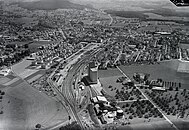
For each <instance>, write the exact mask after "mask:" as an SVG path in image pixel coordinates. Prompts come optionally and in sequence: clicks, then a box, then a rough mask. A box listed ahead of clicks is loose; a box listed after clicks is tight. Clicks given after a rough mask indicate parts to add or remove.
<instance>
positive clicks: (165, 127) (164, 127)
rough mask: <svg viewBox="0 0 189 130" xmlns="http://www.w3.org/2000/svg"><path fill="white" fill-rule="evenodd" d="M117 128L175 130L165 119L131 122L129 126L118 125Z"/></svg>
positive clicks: (119, 129) (125, 129) (126, 129)
mask: <svg viewBox="0 0 189 130" xmlns="http://www.w3.org/2000/svg"><path fill="white" fill-rule="evenodd" d="M117 129H118V130H175V129H174V128H172V127H171V126H170V124H169V123H168V122H167V121H157V122H145V123H141V124H131V125H129V126H120V127H118V128H117ZM182 130H184V129H182Z"/></svg>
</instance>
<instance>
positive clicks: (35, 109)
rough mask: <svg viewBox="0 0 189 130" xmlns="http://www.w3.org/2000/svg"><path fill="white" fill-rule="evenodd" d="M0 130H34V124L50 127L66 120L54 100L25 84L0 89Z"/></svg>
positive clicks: (21, 82) (22, 82) (64, 113)
mask: <svg viewBox="0 0 189 130" xmlns="http://www.w3.org/2000/svg"><path fill="white" fill-rule="evenodd" d="M0 98H1V99H0V107H1V109H0V122H1V125H0V129H14V130H25V129H35V125H36V124H41V125H42V126H44V128H47V129H48V128H49V127H52V126H54V125H56V124H59V123H62V121H66V120H68V115H67V112H66V110H65V109H64V107H63V106H62V105H61V104H60V103H59V102H58V101H56V100H54V99H52V98H50V97H48V96H46V95H45V94H43V93H39V92H38V91H37V90H36V89H34V88H32V87H31V86H30V85H29V84H28V83H27V82H25V81H23V80H22V81H20V82H19V84H18V83H13V87H10V86H6V87H5V88H0Z"/></svg>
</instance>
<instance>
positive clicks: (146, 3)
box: [0, 0, 189, 13]
mask: <svg viewBox="0 0 189 130" xmlns="http://www.w3.org/2000/svg"><path fill="white" fill-rule="evenodd" d="M0 1H3V0H0ZM4 1H39V0H4ZM42 1H45V0H42ZM52 1H53V0H52ZM69 1H72V2H74V3H78V4H91V5H92V6H93V7H95V8H100V9H103V8H104V9H107V8H108V9H109V8H111V9H120V10H131V11H132V10H137V11H144V10H147V9H148V8H149V9H150V8H152V7H155V6H156V7H157V6H159V7H163V8H168V9H172V10H175V11H180V12H188V13H189V7H182V8H181V7H176V6H175V5H174V4H172V3H171V2H170V0H69ZM144 7H145V8H144ZM146 7H147V8H146Z"/></svg>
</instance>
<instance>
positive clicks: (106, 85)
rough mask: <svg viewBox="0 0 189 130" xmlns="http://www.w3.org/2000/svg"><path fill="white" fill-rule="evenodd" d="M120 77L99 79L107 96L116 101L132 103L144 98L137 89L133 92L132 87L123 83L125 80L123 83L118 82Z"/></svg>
mask: <svg viewBox="0 0 189 130" xmlns="http://www.w3.org/2000/svg"><path fill="white" fill-rule="evenodd" d="M121 77H122V76H112V77H105V78H100V82H101V84H102V85H103V86H102V87H103V89H104V90H105V92H106V93H107V94H108V95H110V96H112V97H113V98H115V99H116V100H118V101H125V100H131V101H132V100H137V99H143V98H144V97H143V96H142V95H141V93H140V92H139V91H138V90H137V89H135V90H134V89H133V87H132V86H129V85H127V84H125V83H124V82H126V79H125V81H123V82H118V81H117V80H118V79H119V78H121Z"/></svg>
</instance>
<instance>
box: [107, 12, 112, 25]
mask: <svg viewBox="0 0 189 130" xmlns="http://www.w3.org/2000/svg"><path fill="white" fill-rule="evenodd" d="M108 16H109V17H110V23H109V25H112V23H113V18H112V16H111V15H110V14H108Z"/></svg>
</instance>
